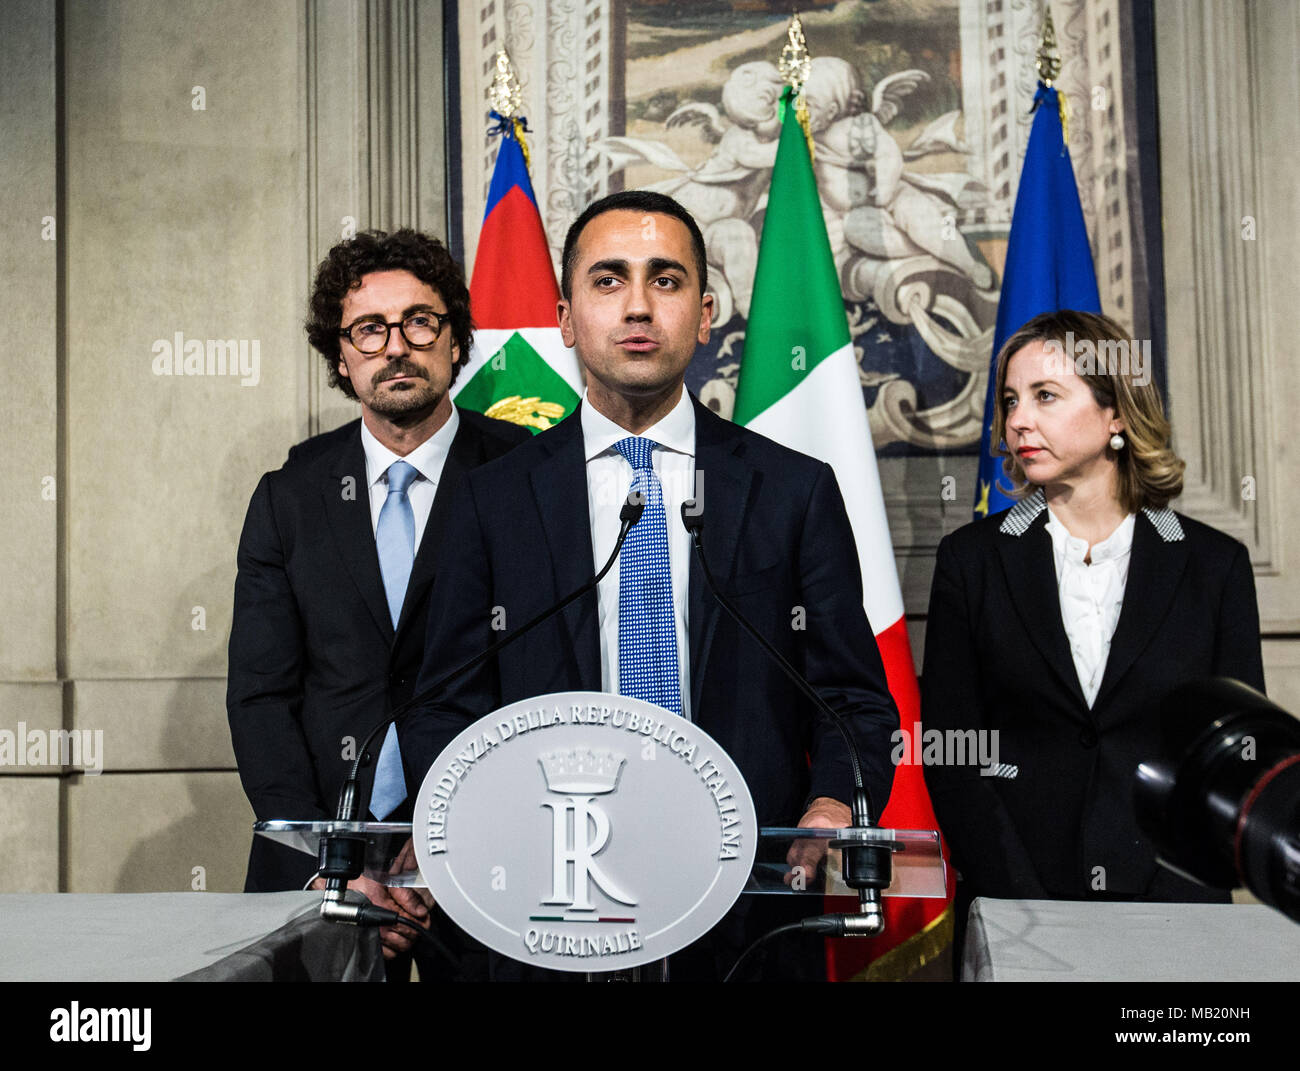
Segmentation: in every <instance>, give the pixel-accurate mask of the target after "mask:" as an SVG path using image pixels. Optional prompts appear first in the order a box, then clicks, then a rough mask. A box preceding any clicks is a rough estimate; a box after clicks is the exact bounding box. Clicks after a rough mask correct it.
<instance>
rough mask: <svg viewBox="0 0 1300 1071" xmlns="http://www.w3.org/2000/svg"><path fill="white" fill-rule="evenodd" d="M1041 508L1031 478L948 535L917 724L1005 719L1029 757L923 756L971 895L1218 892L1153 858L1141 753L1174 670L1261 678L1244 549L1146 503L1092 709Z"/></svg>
mask: <svg viewBox="0 0 1300 1071" xmlns="http://www.w3.org/2000/svg"><path fill="white" fill-rule="evenodd" d="M1047 519H1048V515H1047V509H1046V506H1045V503H1044V501H1043V498H1042V496H1041V494H1035V495H1034V496H1032V497H1031V498H1028V499H1025V500H1024V501H1023V502H1020V503H1018V504H1017V505H1016V506H1014V507H1012V508H1011V509H1010V510H1007V511H1005V512H1003V513H999V514H996V515H995V516H992V517H989V518H987V519H985V520H980V521H976V522H975V523H973V524H968V525H966V526H965V527H964V528H962V529H960V530H958V531H956V532H954V533H952V534H951V535H949V536H948V537H946V538H945V539H944V540H943V541H942V542H941V543H940V544H939V553H938V560H937V562H936V566H935V574H934V586H933V589H932V592H931V596H930V616H929V620H928V622H927V625H926V642H925V665H924V669H923V673H922V679H921V697H922V700H921V702H922V724H923V726H924V728H925V729H926V730H927V731H929V730H933V729H939V730H950V729H996V730H998V732H999V734H1000V736H999V740H1000V752H1001V754H1000V756H999V761H1000V762H1002V763H1004V764H1008V765H1014V766H1018V767H1019V773H1018V775H1017V776H1016V777H1015V778H1014V779H1006V778H997V777H983V776H980V774H979V772H978V770H977V769H975V768H973V767H971V766H965V767H945V766H927V767H926V768H925V778H926V784H927V785H928V787H929V789H930V795H931V799H932V800H933V802H934V809H935V814H936V815H937V816H938V819H939V825H940V828H941V829H942V830H943V832H944V835H945V836H946V837H947V840H948V845H949V848H950V849H951V852H952V859H953V862H954V863H955V864H956V866H957V868H958V870H959V871H960V872H961V875H962V878H963V882H962V884H963V886H964V887H965V896H964V900H967V901H968V900H969V899H970V898H972V897H974V896H994V897H1026V898H1064V899H1085V898H1111V899H1115V898H1122V899H1132V900H1141V899H1152V900H1225V899H1227V896H1226V894H1223V893H1216V892H1214V891H1213V890H1207V889H1204V888H1203V887H1201V886H1197V885H1194V884H1193V883H1191V882H1188V881H1185V880H1183V879H1181V878H1178V877H1176V876H1175V875H1173V874H1171V873H1169V872H1168V871H1166V870H1164V869H1163V868H1160V869H1157V865H1156V861H1155V852H1154V849H1153V847H1152V845H1151V844H1150V843H1149V842H1148V841H1147V839H1146V838H1145V837H1144V836H1143V834H1142V833H1141V831H1140V830H1139V828H1138V825H1137V819H1136V815H1135V811H1134V804H1133V783H1134V772H1135V771H1136V769H1137V766H1138V764H1139V763H1140V762H1141V761H1143V759H1145V758H1147V757H1150V756H1152V755H1154V754H1156V753H1158V750H1159V726H1158V713H1157V712H1158V704H1159V702H1160V700H1161V699H1162V698H1163V697H1164V696H1165V695H1166V694H1167V693H1168V692H1169V691H1171V690H1172V689H1173V688H1174V686H1175V685H1178V684H1181V683H1183V682H1185V681H1186V680H1188V679H1190V678H1197V677H1207V676H1211V675H1222V676H1228V677H1235V678H1237V679H1238V680H1241V681H1244V682H1245V683H1247V684H1249V685H1251V686H1252V687H1254V688H1258V689H1260V690H1263V687H1264V672H1263V665H1262V661H1261V658H1260V642H1259V615H1258V611H1257V609H1256V605H1255V584H1254V576H1253V574H1252V572H1251V567H1250V560H1249V558H1248V557H1247V554H1246V548H1245V547H1244V546H1242V545H1241V544H1240V543H1238V542H1237V541H1236V540H1234V539H1231V538H1229V537H1228V536H1226V535H1223V534H1222V533H1221V532H1217V531H1215V530H1214V529H1213V528H1210V527H1207V526H1206V525H1204V524H1200V523H1199V522H1197V521H1194V520H1191V519H1190V518H1188V517H1184V516H1182V515H1181V514H1175V513H1174V512H1173V511H1172V510H1169V509H1163V510H1143V511H1142V512H1141V513H1139V514H1138V516H1137V519H1136V522H1135V527H1134V531H1133V546H1132V551H1131V557H1130V559H1129V571H1128V579H1127V581H1126V584H1125V590H1124V604H1123V608H1122V610H1121V613H1120V618H1119V623H1118V625H1117V627H1116V629H1115V635H1114V638H1113V640H1112V642H1111V647H1110V654H1109V657H1108V660H1107V663H1106V669H1105V672H1104V674H1103V678H1102V684H1101V689H1100V691H1099V692H1098V693H1097V698H1096V701H1095V703H1094V705H1093V706H1092V708H1091V709H1089V707H1088V705H1087V703H1086V702H1085V701H1084V697H1083V692H1082V690H1081V689H1080V686H1079V680H1078V675H1077V673H1076V671H1075V668H1074V662H1073V659H1072V657H1071V654H1070V650H1069V645H1068V641H1067V639H1066V634H1065V627H1064V625H1063V624H1062V619H1061V608H1060V599H1059V595H1058V589H1057V582H1056V569H1055V565H1054V563H1053V556H1052V539H1051V535H1050V534H1049V533H1048V532H1047V529H1046V524H1047ZM1098 867H1100V868H1103V869H1102V870H1101V871H1097V870H1096V869H1095V868H1098ZM1099 875H1100V876H1101V877H1102V880H1104V888H1100V889H1099V888H1096V887H1095V884H1096V882H1097V879H1098V876H1099Z"/></svg>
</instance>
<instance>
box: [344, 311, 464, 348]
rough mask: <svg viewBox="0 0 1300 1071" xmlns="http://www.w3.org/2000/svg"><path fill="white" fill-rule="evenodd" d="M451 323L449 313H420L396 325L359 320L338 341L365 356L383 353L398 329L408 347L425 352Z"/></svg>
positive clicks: (379, 321)
mask: <svg viewBox="0 0 1300 1071" xmlns="http://www.w3.org/2000/svg"><path fill="white" fill-rule="evenodd" d="M450 319H451V314H450V313H446V312H434V311H433V310H432V309H421V310H420V311H419V312H413V313H411V315H410V316H408V317H406V319H404V320H399V321H397V322H394V323H386V322H385V321H383V320H380V319H377V318H370V319H362V320H357V321H356V322H355V323H352V324H349V325H348V326H347V327H345V328H343V329H342V330H340V331H339V337H340V338H346V339H347V340H348V341H349V342H351V343H352V345H354V346H355V347H356V348H357V349H358V350H360V351H361V352H362V353H382V352H383V351H384V350H386V349H388V338H389V335H390V334H391V333H392V330H393V328H394V327H396V328H397V329H398V330H399V331H401V332H402V337H403V338H404V339H406V344H407V345H408V346H410V347H412V348H413V349H417V350H423V349H428V348H429V347H430V346H432V345H433V344H434V343H435V342H437V341H438V336H439V335H441V334H442V328H443V325H444V324H446V322H447V321H448V320H450Z"/></svg>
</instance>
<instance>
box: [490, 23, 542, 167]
mask: <svg viewBox="0 0 1300 1071" xmlns="http://www.w3.org/2000/svg"><path fill="white" fill-rule="evenodd" d="M496 63H497V69H496V71H495V72H494V73H493V75H492V88H491V89H489V90H488V100H489V102H491V104H492V110H493V111H494V112H495V113H496V114H497V116H498V117H499V121H500V123H501V126H498V127H496V128H494V129H493V131H492V132H493V133H504V132H505V131H506V129H507V127H508V128H509V133H510V135H511V136H513V137H514V139H515V140H516V141H517V142H519V149H520V151H521V152H522V153H523V154H524V167H526V168H531V167H532V157H531V154H530V153H529V151H528V142H526V141H525V140H524V132H525V131H526V130H527V129H528V127H527V126H526V125H525V120H524V118H523V116H521V115H520V114H519V111H520V109H521V108H522V107H523V105H524V94H523V91H522V90H521V89H520V88H519V79H518V78H516V77H515V69H514V67H513V66H511V63H510V56H509V54H508V53H507V52H506V50H505V49H504V48H503V49H501V50H500V51H498V52H497V59H496Z"/></svg>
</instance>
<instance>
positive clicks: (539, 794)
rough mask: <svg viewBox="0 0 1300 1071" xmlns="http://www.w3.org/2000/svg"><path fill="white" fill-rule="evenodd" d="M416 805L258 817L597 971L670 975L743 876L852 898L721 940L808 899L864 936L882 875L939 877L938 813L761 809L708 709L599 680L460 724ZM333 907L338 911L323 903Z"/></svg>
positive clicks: (766, 910)
mask: <svg viewBox="0 0 1300 1071" xmlns="http://www.w3.org/2000/svg"><path fill="white" fill-rule="evenodd" d="M363 754H364V753H363ZM357 761H358V763H359V762H360V761H362V760H361V758H358V760H357ZM349 792H350V789H345V792H344V798H345V800H349V801H350V800H352V799H353V797H351V796H350V795H349ZM859 794H860V795H862V793H861V792H860V793H859ZM413 811H414V819H413V822H412V824H410V825H406V824H398V823H387V822H359V821H344V820H340V821H306V822H289V821H281V822H275V821H267V822H259V823H258V824H257V826H256V827H255V831H256V832H257V833H258V834H259V835H261V836H266V837H271V838H273V839H276V840H278V841H280V842H282V843H284V844H287V845H289V846H291V847H294V848H297V849H298V850H300V851H303V852H308V853H312V854H315V855H316V858H317V859H318V861H319V865H320V866H321V868H322V872H323V873H324V874H325V875H327V876H331V877H332V878H333V879H335V880H336V881H338V880H342V876H343V875H356V874H357V872H358V869H359V868H360V869H361V871H362V873H364V874H365V875H366V876H367V877H369V878H371V879H372V880H374V881H376V882H378V883H380V884H386V885H403V886H410V887H426V888H428V889H429V890H430V892H431V893H432V895H433V898H434V900H435V901H436V902H437V903H438V905H439V906H440V907H441V909H442V910H443V911H444V912H445V913H446V914H447V915H448V917H449V918H450V919H451V920H452V922H453V923H455V925H456V926H458V927H459V928H460V929H461V930H462V931H464V932H465V933H467V934H468V935H469V936H470V937H472V938H474V939H475V940H476V941H478V942H479V943H480V944H482V945H484V946H485V947H487V948H488V949H490V950H492V951H495V952H497V953H499V954H501V955H503V956H505V957H507V958H509V959H513V960H516V961H518V962H520V963H524V964H527V965H528V966H529V967H530V968H537V969H540V970H551V971H561V972H570V973H575V974H576V973H586V974H588V975H589V976H593V975H600V976H609V975H615V976H621V972H625V971H628V970H633V969H637V970H640V969H642V968H648V969H649V970H650V974H651V976H653V975H654V973H655V972H656V970H657V971H658V973H659V975H660V976H661V977H662V976H663V975H664V973H665V967H664V966H663V965H664V964H666V961H667V958H668V957H669V956H670V955H673V954H674V953H676V952H678V951H680V950H682V949H685V948H686V947H687V946H690V945H693V944H694V943H695V942H696V941H698V940H699V939H701V938H703V937H704V936H705V935H706V934H708V933H710V932H711V931H713V930H714V928H715V927H716V926H717V925H718V923H719V922H720V921H722V920H723V918H724V916H727V915H728V913H729V912H731V911H732V909H733V907H734V906H735V905H736V903H737V901H738V900H740V899H741V898H742V897H746V896H748V897H789V896H804V897H828V896H829V897H837V896H852V897H854V898H855V899H854V903H853V909H852V911H845V912H842V913H835V912H832V913H831V915H830V916H826V915H824V912H823V907H822V904H821V902H820V901H816V902H814V901H808V902H807V904H808V910H807V911H806V912H801V911H800V910H799V905H798V903H797V902H794V901H792V902H791V903H790V905H789V907H790V910H786V908H784V907H778V906H777V905H775V904H770V903H769V904H767V905H760V904H754V905H750V906H748V907H746V908H744V909H742V911H741V912H740V914H743V915H745V916H746V918H745V919H744V920H740V922H739V923H738V931H737V932H736V933H729V934H728V937H727V939H726V941H725V942H723V945H721V946H719V947H720V948H721V954H723V955H729V954H730V953H731V950H732V948H733V946H734V945H735V943H736V941H737V940H738V939H739V940H743V942H744V943H745V944H748V945H750V947H751V948H753V947H755V945H756V942H755V940H754V938H755V937H756V936H757V934H754V935H751V934H750V930H751V929H752V928H754V927H753V926H751V922H754V921H755V920H756V919H759V918H760V917H761V918H762V919H765V920H769V921H765V922H763V923H761V925H762V929H763V930H765V931H767V933H768V934H769V935H773V934H775V933H776V932H778V931H779V932H786V931H789V930H791V929H792V928H802V929H804V930H805V932H808V931H807V928H806V927H803V926H796V925H795V924H794V923H793V922H792V921H790V919H791V918H792V917H793V916H795V915H799V916H800V917H808V916H818V917H820V919H821V921H820V922H819V923H818V925H819V926H821V927H822V928H820V929H817V930H816V931H814V932H815V933H819V934H826V935H834V934H845V935H858V936H872V935H874V934H877V933H879V932H880V929H881V926H882V925H883V922H884V918H883V912H882V911H881V905H880V900H879V896H878V895H877V894H878V893H879V894H883V895H885V896H906V897H913V898H943V897H944V896H945V895H946V880H945V879H946V874H945V867H944V861H943V855H942V852H941V850H940V846H939V835H938V833H937V832H936V831H933V830H900V829H879V828H869V823H868V822H867V821H866V820H865V816H866V815H867V814H868V811H869V808H868V806H867V805H866V803H865V802H862V804H861V806H860V808H859V811H860V814H861V815H862V816H863V817H861V818H858V819H856V821H857V822H858V823H859V824H857V825H855V826H854V827H853V828H848V829H816V828H806V829H795V828H788V827H782V828H762V829H760V827H759V824H758V820H757V812H756V809H755V805H754V801H753V798H752V796H751V795H750V790H749V787H748V785H747V784H746V782H745V778H744V776H743V775H742V773H741V771H740V769H739V767H738V766H737V765H736V763H735V762H734V761H733V760H732V759H731V757H730V756H729V755H728V754H727V752H726V751H725V749H724V748H723V747H722V746H721V745H720V744H719V743H718V742H717V741H716V740H714V739H713V738H712V737H711V736H709V734H708V733H707V732H705V731H704V730H703V729H702V728H701V727H700V726H699V725H698V724H696V723H694V722H692V721H688V720H686V719H684V718H682V717H681V716H680V715H677V714H675V713H672V712H670V711H668V710H665V709H663V708H662V707H658V706H655V705H654V704H651V703H648V702H645V701H644V700H640V699H633V698H630V697H628V696H621V695H612V694H608V693H603V692H562V693H553V694H550V695H542V696H535V697H533V698H530V699H525V700H520V701H519V702H516V703H512V704H509V705H507V706H505V707H502V708H501V709H499V710H496V711H493V712H492V713H490V714H488V715H486V716H484V717H482V718H479V719H478V720H477V721H474V722H472V723H470V724H468V725H467V726H466V727H465V729H464V730H463V731H462V732H461V733H459V734H458V735H457V736H456V737H455V738H454V739H453V740H452V741H451V742H450V743H449V744H447V745H446V747H445V748H444V749H443V751H442V753H441V754H440V755H439V756H438V757H437V758H436V759H435V760H434V762H433V764H432V765H431V766H430V768H429V770H428V772H427V773H426V775H425V777H424V780H423V783H422V784H421V786H420V789H419V791H418V792H417V793H416V795H415V798H414V808H413ZM859 811H855V813H859ZM341 813H342V814H344V815H345V816H347V817H353V816H355V815H356V814H357V811H356V810H355V809H352V810H350V811H349V810H348V809H347V808H346V807H345V808H343V809H342V811H341ZM882 849H883V850H882ZM846 860H848V861H849V863H850V864H851V867H850V872H851V874H854V875H856V876H855V877H853V878H852V879H851V880H848V881H846V880H845V877H844V865H845V861H846ZM850 886H852V888H851V887H850ZM855 890H864V891H863V892H862V893H861V894H859V893H858V892H857V891H855ZM337 895H338V894H337V886H336V891H335V892H333V893H328V894H327V900H328V899H329V898H330V897H331V896H333V897H337ZM859 895H861V902H860V909H859V899H858V898H859ZM322 914H323V915H324V916H325V917H336V918H341V917H342V916H339V915H338V914H337V913H335V912H333V911H332V909H331V905H328V904H326V905H323V908H322ZM776 916H780V917H781V924H780V925H777V926H773V925H771V922H770V920H771V919H772V918H775V917H776ZM353 920H354V918H348V919H345V921H353ZM755 925H759V923H755ZM716 938H717V935H715V937H714V938H711V940H713V939H716ZM741 951H743V949H737V950H736V955H738V956H739V955H740V953H741ZM746 954H747V953H746ZM741 958H743V956H742V957H741ZM737 962H738V961H737ZM654 964H659V965H660V966H659V967H658V968H656V967H654V966H653V965H654ZM711 969H712V968H710V970H711Z"/></svg>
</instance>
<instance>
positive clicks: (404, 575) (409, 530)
mask: <svg viewBox="0 0 1300 1071" xmlns="http://www.w3.org/2000/svg"><path fill="white" fill-rule="evenodd" d="M418 475H419V472H418V471H417V470H416V468H415V466H414V465H411V464H408V463H407V462H405V461H394V462H393V463H392V464H391V465H389V466H388V497H387V498H386V499H384V507H383V509H381V510H380V511H379V523H378V524H377V525H376V526H375V547H376V548H377V549H378V551H379V571H380V573H382V574H383V577H384V594H385V595H387V596H388V613H389V615H390V616H391V617H392V619H393V628H397V621H398V618H400V617H401V615H402V601H403V600H404V599H405V598H406V585H407V582H408V581H409V580H410V579H411V566H412V565H413V564H414V563H415V514H414V513H413V512H412V510H411V500H410V499H409V498H407V496H406V489H407V488H408V487H410V486H411V483H412V481H413V480H414V479H415V478H416V477H417V476H418ZM404 799H406V778H405V777H404V776H403V774H402V753H401V751H399V750H398V746H397V726H396V725H389V727H388V732H387V733H386V734H385V735H384V744H383V747H382V748H381V749H380V751H379V761H378V762H377V763H376V764H375V784H374V788H373V789H372V790H371V792H370V813H371V814H373V815H374V816H375V817H376V818H377V819H379V820H380V821H383V820H384V819H385V818H386V817H388V815H390V814H392V813H393V811H394V810H396V809H397V805H398V804H399V803H401V802H402V800H404Z"/></svg>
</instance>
